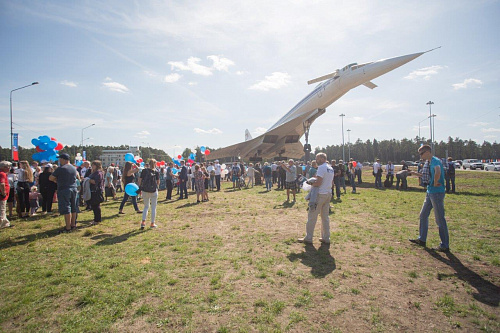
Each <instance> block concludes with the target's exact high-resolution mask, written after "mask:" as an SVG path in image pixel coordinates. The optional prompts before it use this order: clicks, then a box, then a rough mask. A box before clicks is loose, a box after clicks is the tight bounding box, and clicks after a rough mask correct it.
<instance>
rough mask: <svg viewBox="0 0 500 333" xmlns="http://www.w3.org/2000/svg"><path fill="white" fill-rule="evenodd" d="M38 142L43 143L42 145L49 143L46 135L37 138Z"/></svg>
mask: <svg viewBox="0 0 500 333" xmlns="http://www.w3.org/2000/svg"><path fill="white" fill-rule="evenodd" d="M38 140H40V142H43V143H49V142H50V137H49V136H47V135H42V136H39V137H38ZM56 145H57V144H56Z"/></svg>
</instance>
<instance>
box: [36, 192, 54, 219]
mask: <svg viewBox="0 0 500 333" xmlns="http://www.w3.org/2000/svg"><path fill="white" fill-rule="evenodd" d="M54 193H56V191H55V190H44V191H42V192H41V193H40V194H41V195H42V198H43V200H42V212H47V213H51V212H52V201H53V200H54Z"/></svg>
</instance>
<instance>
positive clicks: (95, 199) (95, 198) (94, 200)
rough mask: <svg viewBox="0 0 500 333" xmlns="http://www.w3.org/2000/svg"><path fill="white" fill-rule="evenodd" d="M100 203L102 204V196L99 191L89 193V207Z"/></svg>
mask: <svg viewBox="0 0 500 333" xmlns="http://www.w3.org/2000/svg"><path fill="white" fill-rule="evenodd" d="M101 202H104V196H103V195H102V191H101V189H98V190H96V191H95V192H91V194H90V204H91V205H99V204H100V203H101Z"/></svg>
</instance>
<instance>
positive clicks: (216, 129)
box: [194, 127, 222, 134]
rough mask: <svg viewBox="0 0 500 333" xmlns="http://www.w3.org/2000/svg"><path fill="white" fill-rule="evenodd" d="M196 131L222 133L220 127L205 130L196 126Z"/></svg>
mask: <svg viewBox="0 0 500 333" xmlns="http://www.w3.org/2000/svg"><path fill="white" fill-rule="evenodd" d="M194 131H195V132H196V133H202V134H222V131H221V130H220V129H218V128H215V127H214V128H212V129H210V130H204V129H201V128H198V127H196V128H194Z"/></svg>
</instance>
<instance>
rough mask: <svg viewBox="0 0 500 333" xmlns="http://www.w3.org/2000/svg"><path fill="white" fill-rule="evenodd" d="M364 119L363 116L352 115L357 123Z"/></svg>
mask: <svg viewBox="0 0 500 333" xmlns="http://www.w3.org/2000/svg"><path fill="white" fill-rule="evenodd" d="M363 119H364V118H363V117H352V120H353V121H354V122H356V123H360V122H362V121H363Z"/></svg>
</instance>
